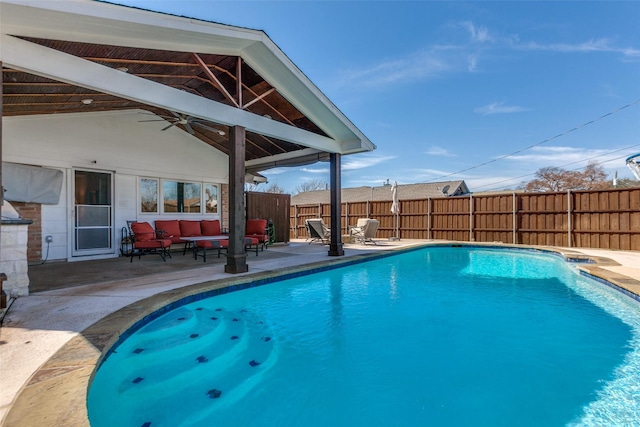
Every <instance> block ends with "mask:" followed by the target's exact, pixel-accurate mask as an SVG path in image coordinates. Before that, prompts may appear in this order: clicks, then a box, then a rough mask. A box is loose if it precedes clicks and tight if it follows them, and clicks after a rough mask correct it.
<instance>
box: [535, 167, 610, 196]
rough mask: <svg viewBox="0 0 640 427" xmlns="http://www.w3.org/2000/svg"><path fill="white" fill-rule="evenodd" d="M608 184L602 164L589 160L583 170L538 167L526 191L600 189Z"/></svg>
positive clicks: (607, 186)
mask: <svg viewBox="0 0 640 427" xmlns="http://www.w3.org/2000/svg"><path fill="white" fill-rule="evenodd" d="M609 186H610V184H609V181H608V179H607V174H606V173H605V171H604V169H603V167H602V166H599V165H598V164H597V163H594V162H590V163H589V164H588V165H587V166H586V167H585V168H584V170H583V171H568V170H565V169H562V168H558V167H546V168H541V169H538V171H537V172H536V174H535V178H534V179H532V180H531V181H529V182H527V183H526V185H525V186H524V189H525V190H526V191H528V192H547V191H567V190H600V189H604V188H609Z"/></svg>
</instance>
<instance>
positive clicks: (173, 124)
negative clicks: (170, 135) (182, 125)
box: [162, 123, 176, 130]
mask: <svg viewBox="0 0 640 427" xmlns="http://www.w3.org/2000/svg"><path fill="white" fill-rule="evenodd" d="M175 125H176V124H175V123H171V124H170V125H169V126H167V127H165V128H162V130H167V129H169V128H170V127H172V126H175Z"/></svg>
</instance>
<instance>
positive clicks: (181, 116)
mask: <svg viewBox="0 0 640 427" xmlns="http://www.w3.org/2000/svg"><path fill="white" fill-rule="evenodd" d="M169 112H170V113H171V114H173V115H174V116H176V117H177V118H178V120H187V119H188V116H183V115H182V114H180V113H176V112H175V111H169Z"/></svg>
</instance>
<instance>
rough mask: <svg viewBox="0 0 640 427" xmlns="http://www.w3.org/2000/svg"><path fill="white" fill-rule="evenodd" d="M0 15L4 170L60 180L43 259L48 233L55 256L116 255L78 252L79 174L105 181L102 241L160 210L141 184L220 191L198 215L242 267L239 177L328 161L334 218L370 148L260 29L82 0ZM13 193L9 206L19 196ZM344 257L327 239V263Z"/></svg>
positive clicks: (234, 269)
mask: <svg viewBox="0 0 640 427" xmlns="http://www.w3.org/2000/svg"><path fill="white" fill-rule="evenodd" d="M0 11H1V13H0V17H1V19H2V21H1V25H0V28H1V31H2V34H1V37H2V39H1V42H2V52H1V57H0V63H1V65H2V82H1V85H2V86H1V89H2V93H3V96H2V102H1V105H0V110H1V111H2V117H3V126H2V128H0V152H2V160H3V161H4V162H10V163H13V164H19V165H29V166H35V167H37V168H43V169H58V170H62V171H63V172H64V173H65V177H64V184H63V186H62V190H61V195H60V196H59V197H60V202H59V203H57V204H55V209H58V210H57V211H55V209H54V207H52V208H49V207H48V206H47V205H42V206H43V208H42V209H43V213H42V214H41V218H39V219H41V220H42V223H41V232H40V233H35V234H31V235H30V238H31V239H32V240H34V239H35V240H36V241H37V240H39V241H40V242H39V244H38V243H37V242H36V244H38V246H39V248H38V249H40V250H42V251H44V248H46V249H49V246H48V245H45V238H46V236H47V235H52V236H53V243H52V247H51V250H52V251H51V253H52V257H53V258H55V259H67V260H71V259H72V258H74V259H83V257H84V259H91V257H103V258H104V257H115V256H118V245H117V244H114V243H112V244H111V245H109V246H108V247H97V246H96V249H99V250H94V251H87V250H85V249H86V248H85V247H83V246H82V245H84V244H86V242H84V241H81V240H80V238H79V237H78V230H77V229H76V228H74V227H75V226H74V225H73V221H74V220H75V221H76V222H78V218H77V216H76V217H75V219H74V212H73V209H75V208H77V206H76V205H75V203H78V202H75V203H74V198H73V192H74V182H73V174H74V173H75V172H76V171H80V170H84V171H88V173H94V171H96V172H100V173H102V172H104V173H107V174H109V176H111V177H112V178H111V182H112V186H113V189H112V191H111V194H110V195H109V196H110V197H111V198H112V200H110V204H109V205H108V206H110V207H111V208H112V214H111V217H110V221H109V222H108V224H107V223H105V224H104V228H105V230H106V231H105V233H108V236H106V237H103V240H104V241H107V240H111V242H117V240H118V238H119V230H120V228H122V227H123V226H125V225H126V221H128V220H132V219H136V220H140V221H145V220H146V221H151V222H152V221H153V220H154V219H158V218H160V217H162V216H163V215H167V214H168V213H169V208H167V206H170V202H169V201H167V200H166V201H165V202H166V203H165V204H164V205H162V199H160V200H159V204H160V205H161V206H160V207H158V208H155V209H156V210H153V209H154V208H152V210H150V211H147V210H145V209H147V208H146V207H145V206H144V203H143V202H144V201H143V200H141V197H142V196H141V194H140V193H141V191H142V184H141V183H140V182H141V181H140V180H143V179H147V178H146V177H151V178H152V180H156V182H159V183H160V185H159V187H160V190H158V191H162V183H163V180H169V179H170V180H173V181H178V180H179V182H186V183H189V182H196V183H203V184H202V186H206V185H208V184H207V183H209V182H211V183H213V185H219V186H220V188H219V194H218V195H217V196H216V197H217V198H218V199H217V200H213V201H212V206H214V205H215V206H220V208H219V209H217V210H214V211H212V212H211V213H210V212H209V211H204V210H203V211H202V212H201V214H200V215H201V216H203V217H206V216H208V215H211V216H212V217H213V218H219V219H220V220H221V221H222V224H223V227H224V228H227V229H228V230H229V234H230V239H229V253H228V256H227V257H226V258H225V265H224V270H225V271H226V272H227V273H242V272H246V271H248V264H247V260H248V259H250V258H248V257H247V256H246V254H245V253H244V240H243V234H244V227H245V217H244V215H245V202H244V184H245V182H252V180H253V179H256V177H258V178H259V176H260V175H259V172H261V171H264V170H267V169H270V168H274V167H284V166H297V165H303V164H309V163H314V162H317V161H330V162H331V170H332V174H331V188H332V193H333V194H334V197H336V198H337V204H336V206H337V208H336V212H335V217H336V218H339V206H340V201H339V197H340V192H339V188H340V161H341V156H343V155H348V154H353V153H359V152H366V151H371V150H373V149H374V148H375V146H374V145H373V144H372V143H371V141H369V140H368V139H367V138H366V136H364V135H363V134H362V132H360V131H359V130H358V129H357V128H356V127H355V126H354V125H353V124H352V123H351V122H350V121H349V120H348V119H347V117H345V116H344V115H343V114H342V113H341V112H340V111H339V110H338V109H337V108H336V107H335V105H333V103H332V102H331V101H330V100H329V99H328V98H327V97H326V96H325V95H324V94H323V93H322V92H321V91H320V90H319V89H318V88H317V87H316V86H315V85H314V84H313V83H312V82H311V81H310V80H309V79H308V78H307V77H306V76H305V75H304V74H303V72H302V71H301V70H299V69H298V68H297V67H296V66H295V64H293V63H292V62H291V61H290V60H289V59H288V58H287V56H286V55H285V54H284V53H283V52H282V51H280V49H279V48H278V47H277V46H276V44H275V43H274V42H273V41H271V40H270V39H269V38H268V36H267V35H266V34H265V33H264V32H262V31H259V30H250V29H246V28H237V27H231V26H228V25H223V24H217V23H212V22H205V21H198V20H197V19H192V18H185V17H179V16H172V15H166V14H160V13H156V12H150V11H146V10H141V9H136V8H129V7H123V6H117V5H112V4H108V3H101V2H96V1H89V0H87V1H79V2H78V1H56V2H48V1H42V2H25V1H20V0H2V1H1V2H0ZM209 158H210V159H213V160H207V159H209ZM218 159H220V160H221V161H219V160H218ZM178 165H182V166H178ZM0 172H1V170H0ZM76 183H77V182H76ZM156 186H158V184H156ZM136 187H137V188H136ZM16 193H20V191H18V189H17V188H15V186H14V188H9V189H8V191H7V200H18V201H23V200H22V199H21V198H20V196H17V198H13V199H12V197H16V196H14V195H15V194H16ZM113 194H115V197H114V196H113ZM203 194H204V192H203ZM75 196H76V199H77V196H78V193H77V192H76V194H75ZM160 197H162V196H161V195H160ZM198 197H200V196H198ZM202 197H203V198H204V196H202ZM203 200H204V199H203ZM35 203H37V199H36V201H35ZM216 203H217V204H216ZM203 204H204V203H203ZM197 205H198V204H197ZM141 206H142V207H141ZM162 206H165V209H166V211H163V210H162V209H163V208H162ZM198 206H199V205H198ZM62 210H64V212H63V211H62ZM56 212H59V213H56ZM19 213H20V212H19ZM178 213H181V211H178ZM75 215H77V214H75ZM69 218H70V221H68V220H67V219H69ZM63 222H65V223H66V224H63ZM80 232H82V230H80ZM30 233H31V231H30ZM79 242H80V243H79ZM46 243H49V241H47V242H46ZM89 246H90V243H89ZM103 246H104V245H103ZM89 249H91V248H90V247H89ZM342 254H343V250H342V243H341V241H340V235H339V234H338V233H336V235H335V236H333V239H332V242H331V246H330V248H329V255H342ZM9 280H11V277H9Z"/></svg>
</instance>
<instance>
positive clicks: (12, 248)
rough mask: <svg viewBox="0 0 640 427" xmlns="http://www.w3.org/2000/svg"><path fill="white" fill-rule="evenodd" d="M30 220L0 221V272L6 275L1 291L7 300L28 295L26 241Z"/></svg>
mask: <svg viewBox="0 0 640 427" xmlns="http://www.w3.org/2000/svg"><path fill="white" fill-rule="evenodd" d="M29 224H31V221H30V220H23V219H12V220H3V221H2V232H0V246H2V252H0V271H1V272H3V273H5V274H6V275H7V280H6V281H5V282H4V284H3V286H2V289H3V290H4V291H5V292H6V293H7V295H8V296H9V298H15V297H23V296H27V295H29V266H28V264H27V240H28V228H29Z"/></svg>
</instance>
